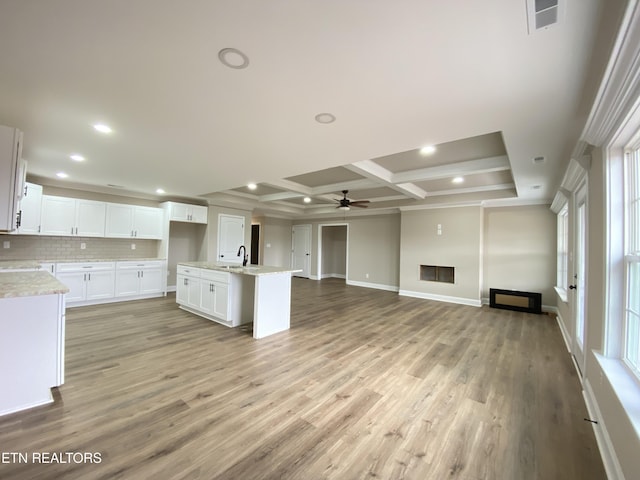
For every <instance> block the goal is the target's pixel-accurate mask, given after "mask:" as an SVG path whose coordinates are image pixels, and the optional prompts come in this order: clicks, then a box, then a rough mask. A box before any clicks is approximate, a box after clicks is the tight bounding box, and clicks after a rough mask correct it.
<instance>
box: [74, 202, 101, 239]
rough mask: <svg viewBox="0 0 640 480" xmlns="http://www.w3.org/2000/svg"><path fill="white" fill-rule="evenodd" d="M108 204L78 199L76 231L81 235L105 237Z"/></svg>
mask: <svg viewBox="0 0 640 480" xmlns="http://www.w3.org/2000/svg"><path fill="white" fill-rule="evenodd" d="M106 208H107V205H106V204H105V203H104V202H94V201H93V200H77V201H76V231H75V234H76V235H78V236H80V237H104V224H105V216H106Z"/></svg>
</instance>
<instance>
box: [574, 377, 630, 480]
mask: <svg viewBox="0 0 640 480" xmlns="http://www.w3.org/2000/svg"><path fill="white" fill-rule="evenodd" d="M582 385H583V386H584V390H582V395H583V397H584V403H585V405H586V406H587V411H588V412H589V418H590V419H592V420H595V421H597V422H598V423H597V424H596V423H592V424H591V426H592V427H593V433H594V434H595V436H596V443H597V444H598V449H599V450H600V456H601V457H602V463H603V464H604V469H605V471H606V472H607V478H608V479H609V480H625V477H624V474H623V473H622V468H621V467H620V462H618V457H617V455H616V451H615V449H614V448H613V444H612V443H611V437H609V432H608V431H607V426H606V425H605V423H604V419H603V418H602V414H601V413H600V407H599V406H598V402H597V400H596V396H595V394H594V393H593V389H592V388H591V384H590V383H589V379H588V378H586V379H585V381H584V382H583V384H582Z"/></svg>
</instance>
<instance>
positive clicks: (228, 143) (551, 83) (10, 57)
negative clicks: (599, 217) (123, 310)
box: [0, 0, 626, 217]
mask: <svg viewBox="0 0 640 480" xmlns="http://www.w3.org/2000/svg"><path fill="white" fill-rule="evenodd" d="M551 3H553V2H551ZM559 3H560V6H561V9H560V10H559V12H560V15H559V18H558V19H559V21H558V23H557V24H555V25H552V26H550V27H549V28H544V29H540V30H537V31H532V32H530V31H529V28H528V24H527V8H526V7H527V2H526V0H516V1H514V0H486V1H483V2H477V1H475V0H450V1H447V2H440V1H423V0H421V1H418V0H415V1H414V0H410V1H405V2H397V1H388V0H375V1H371V0H367V1H365V0H354V1H348V2H345V1H342V0H324V1H321V2H318V1H315V0H296V1H293V0H271V1H268V2H265V1H262V0H245V1H231V0H215V1H212V0H206V1H205V0H185V1H182V2H175V1H173V0H126V1H125V0H112V1H109V2H103V1H97V0H56V1H44V0H42V1H38V0H36V1H24V0H2V1H1V2H0V58H2V59H3V68H2V69H0V105H1V108H0V123H1V124H5V125H10V126H14V127H17V128H20V129H21V130H23V131H24V133H25V141H24V157H25V159H26V160H27V161H28V162H29V167H28V173H29V178H30V179H32V180H36V181H39V182H41V183H48V184H56V185H62V186H67V187H70V188H79V189H86V190H94V191H100V192H107V193H115V194H127V195H135V196H140V197H144V198H152V199H157V200H159V201H162V200H165V199H189V200H193V201H196V202H202V203H205V202H209V203H215V204H221V205H231V206H237V207H240V208H248V209H253V210H255V212H256V213H257V214H273V215H283V216H287V217H297V216H313V215H330V214H340V215H344V214H345V212H344V211H338V210H336V208H335V207H336V205H337V202H336V199H340V198H342V193H341V192H342V191H343V190H348V191H349V193H348V195H347V196H348V198H349V199H351V200H369V201H370V203H369V204H368V208H367V209H356V208H352V209H351V210H350V211H349V212H348V214H349V215H352V214H353V215H356V214H359V213H360V214H361V213H363V212H365V211H366V212H367V213H372V212H387V211H397V209H398V208H401V207H402V208H413V207H421V206H425V205H427V206H428V205H434V204H435V205H440V204H442V205H449V204H460V203H465V202H467V203H468V202H483V201H492V202H507V201H510V202H534V203H535V202H539V203H542V202H549V201H550V200H551V199H552V197H553V195H554V194H555V190H556V188H557V186H558V183H559V181H560V178H559V177H560V176H561V174H562V172H563V171H564V169H565V167H566V165H567V163H568V161H569V159H570V157H571V154H572V151H573V149H574V147H575V145H576V143H577V141H578V140H579V138H580V132H581V131H582V128H583V126H584V123H585V121H586V117H587V114H588V112H589V109H590V105H591V103H592V101H593V98H594V97H595V94H596V87H597V85H598V83H599V79H600V78H601V75H602V72H603V70H604V68H605V66H606V61H607V55H608V51H609V49H610V46H611V43H612V41H613V38H614V36H615V29H616V26H617V23H618V21H619V18H620V15H621V12H622V11H623V7H624V4H625V3H626V2H624V1H622V0H610V1H607V2H606V9H605V2H604V1H602V0H560V2H559ZM229 48H232V49H237V51H235V50H231V51H229V50H226V49H229ZM238 52H240V53H238ZM242 56H244V58H242ZM221 59H223V60H226V61H227V65H225V64H224V63H223V62H222V61H221ZM239 61H245V62H247V63H246V65H238V63H237V62H239ZM238 66H244V67H246V68H237V67H238ZM326 114H330V115H326ZM319 115H320V116H319ZM318 116H319V117H318ZM327 118H328V119H332V118H333V119H335V120H334V121H333V122H330V123H321V122H319V121H317V119H319V120H321V121H322V120H325V121H326V119H327ZM98 123H101V124H107V125H109V126H110V127H111V129H112V131H111V133H107V134H105V133H100V132H98V131H95V130H94V128H93V125H95V124H98ZM426 145H432V146H435V147H436V149H435V152H433V153H431V154H430V155H424V154H421V153H420V150H421V148H422V147H424V146H426ZM72 154H79V155H81V156H82V157H83V158H84V160H82V161H73V160H71V159H70V156H71V155H72ZM534 159H538V160H534ZM58 173H65V174H67V177H66V178H65V179H59V178H58V177H57V176H56V175H57V174H58ZM456 177H462V181H461V182H460V183H454V182H453V180H454V178H456ZM249 183H255V184H256V185H257V188H256V189H255V190H249V189H248V188H247V187H246V185H247V184H249ZM157 189H162V190H163V191H164V192H165V193H162V194H159V193H156V191H157ZM305 197H309V198H310V202H309V203H305V202H304V198H305ZM356 210H357V211H356Z"/></svg>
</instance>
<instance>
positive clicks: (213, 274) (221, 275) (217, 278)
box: [200, 268, 231, 283]
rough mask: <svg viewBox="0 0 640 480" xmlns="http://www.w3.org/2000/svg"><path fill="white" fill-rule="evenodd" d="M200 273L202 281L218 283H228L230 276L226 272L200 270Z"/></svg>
mask: <svg viewBox="0 0 640 480" xmlns="http://www.w3.org/2000/svg"><path fill="white" fill-rule="evenodd" d="M200 272H201V273H200V277H201V278H203V279H204V280H211V281H214V282H220V283H229V275H231V274H230V273H228V272H219V271H217V270H207V269H204V268H203V269H202V270H200Z"/></svg>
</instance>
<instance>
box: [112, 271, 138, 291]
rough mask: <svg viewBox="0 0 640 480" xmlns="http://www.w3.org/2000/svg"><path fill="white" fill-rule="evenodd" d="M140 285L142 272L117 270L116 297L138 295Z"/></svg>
mask: <svg viewBox="0 0 640 480" xmlns="http://www.w3.org/2000/svg"><path fill="white" fill-rule="evenodd" d="M139 284H140V270H138V269H134V268H132V269H127V270H116V297H128V296H132V295H137V294H138V292H139Z"/></svg>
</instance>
